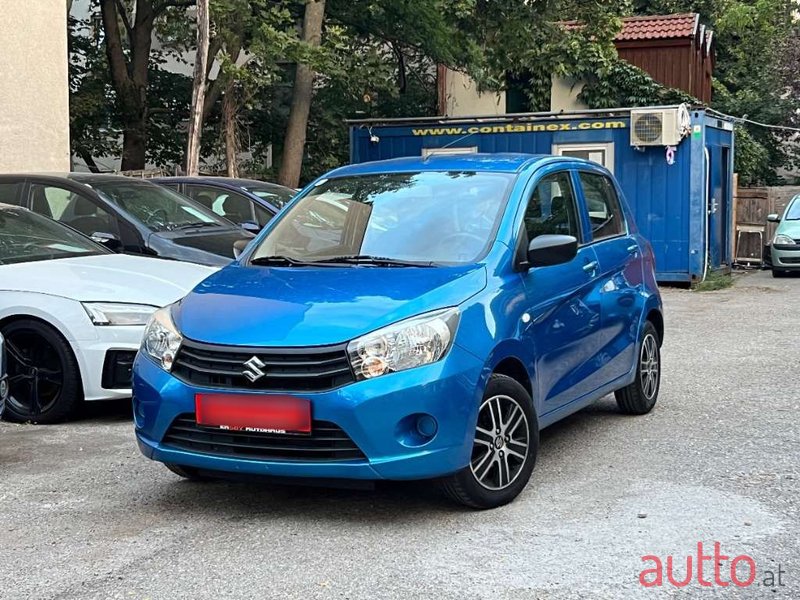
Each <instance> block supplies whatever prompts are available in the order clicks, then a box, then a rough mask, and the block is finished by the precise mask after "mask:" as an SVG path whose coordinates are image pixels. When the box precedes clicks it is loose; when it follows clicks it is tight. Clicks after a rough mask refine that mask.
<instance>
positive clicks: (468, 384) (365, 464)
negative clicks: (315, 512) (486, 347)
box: [133, 346, 484, 479]
mask: <svg viewBox="0 0 800 600" xmlns="http://www.w3.org/2000/svg"><path fill="white" fill-rule="evenodd" d="M482 370H483V364H482V363H481V362H480V361H479V360H478V359H477V358H476V357H474V356H473V355H471V354H470V353H468V352H466V351H464V350H462V349H460V348H459V347H458V346H454V347H453V348H451V349H450V352H449V353H448V355H447V357H445V359H444V360H442V361H440V362H438V363H435V364H432V365H427V366H424V367H419V368H416V369H411V370H408V371H404V372H400V373H393V374H391V375H385V376H383V377H378V378H376V379H373V380H366V381H360V382H356V383H352V384H350V385H346V386H344V387H341V388H338V389H334V390H330V391H325V392H314V393H304V394H293V395H296V396H298V397H303V398H307V399H309V400H310V401H311V410H312V417H313V419H314V420H315V421H328V422H331V423H334V424H335V425H337V426H339V427H340V428H341V429H342V430H343V431H344V432H345V433H346V434H347V435H348V436H349V437H350V439H352V441H353V442H354V443H355V444H356V445H357V446H358V448H359V449H360V450H361V451H362V452H363V454H364V455H365V457H366V458H364V459H356V460H336V461H320V460H302V461H301V460H261V459H252V458H240V457H231V456H227V455H225V456H224V455H219V454H210V453H204V452H198V451H190V450H186V449H179V448H176V447H174V446H171V445H170V444H168V443H164V441H163V440H164V437H165V434H166V433H167V430H168V429H169V428H170V426H171V425H172V423H173V421H175V419H176V418H177V417H179V416H180V415H186V414H189V413H194V411H195V394H196V393H198V392H216V393H225V392H226V391H227V392H232V393H241V391H240V390H212V389H201V388H197V387H192V386H189V385H187V384H186V383H184V382H183V381H180V380H179V379H177V378H175V377H173V376H172V375H170V374H169V373H166V372H165V371H163V370H162V369H161V368H159V367H158V366H156V365H155V363H153V362H152V361H151V360H150V359H149V358H146V357H144V356H143V355H141V354H139V355H138V356H137V358H136V363H135V365H134V375H133V395H134V422H135V426H136V437H137V442H138V444H139V448H140V450H141V451H142V453H143V454H144V455H145V456H147V457H148V458H151V459H153V460H157V461H161V462H166V463H175V464H179V465H185V466H190V467H195V468H198V469H207V470H215V471H225V472H231V473H240V474H253V475H271V476H276V477H308V478H345V479H426V478H431V477H438V476H441V475H446V474H449V473H453V472H455V471H458V470H459V469H461V468H462V467H464V466H465V465H467V464H468V462H469V457H470V453H471V451H472V443H473V442H472V440H473V434H474V429H475V421H476V419H477V410H478V406H479V404H480V398H481V396H482V394H483V387H484V386H483V384H482ZM282 394H283V395H285V393H283V392H282ZM416 414H426V415H431V416H433V417H434V419H436V422H437V425H438V429H437V432H436V435H435V436H434V437H433V438H432V439H431V440H429V441H427V442H426V443H422V442H421V441H420V440H419V439H414V437H413V436H409V435H407V434H408V431H406V427H407V425H408V423H409V421H410V420H409V416H410V415H416Z"/></svg>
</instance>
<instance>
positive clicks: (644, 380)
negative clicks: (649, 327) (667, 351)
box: [639, 334, 659, 400]
mask: <svg viewBox="0 0 800 600" xmlns="http://www.w3.org/2000/svg"><path fill="white" fill-rule="evenodd" d="M639 374H640V375H639V376H640V378H641V384H642V393H643V394H644V395H645V397H646V398H647V399H648V400H652V399H653V397H654V396H655V395H656V392H657V391H658V382H659V364H658V342H656V338H655V337H653V336H652V335H650V334H648V335H647V336H645V338H644V341H643V342H642V356H641V359H640V365H639Z"/></svg>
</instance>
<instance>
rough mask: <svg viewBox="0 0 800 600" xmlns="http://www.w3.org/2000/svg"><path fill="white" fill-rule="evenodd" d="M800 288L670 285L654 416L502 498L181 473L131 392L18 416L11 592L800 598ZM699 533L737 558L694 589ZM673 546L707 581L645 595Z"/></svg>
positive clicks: (583, 433) (547, 449) (4, 519)
mask: <svg viewBox="0 0 800 600" xmlns="http://www.w3.org/2000/svg"><path fill="white" fill-rule="evenodd" d="M798 298H800V278H790V279H772V278H771V277H770V275H769V273H767V272H759V273H753V274H749V275H744V276H740V277H738V282H737V285H736V286H735V287H734V288H733V289H729V290H723V291H719V292H708V293H697V292H691V291H688V290H678V289H666V290H664V301H665V307H666V336H665V337H666V339H665V344H664V348H663V367H664V374H663V382H662V388H661V396H660V400H659V402H658V405H657V406H656V408H655V410H654V411H653V412H652V413H651V414H649V415H647V416H645V417H626V416H623V415H621V414H620V413H619V412H618V411H617V409H616V405H615V403H614V402H613V399H612V398H606V399H604V400H602V401H600V402H598V403H597V404H596V405H594V406H592V407H591V408H589V409H587V410H584V411H582V412H580V413H578V414H576V415H574V416H572V417H570V418H568V419H566V420H565V421H562V422H560V423H558V424H556V425H554V426H552V427H550V428H549V429H546V430H545V431H543V432H542V443H541V451H540V455H539V461H538V464H537V467H536V470H535V471H534V475H533V478H532V480H531V483H530V484H529V486H528V488H527V489H526V490H525V492H524V493H523V494H522V495H521V496H520V497H519V498H518V499H517V501H516V502H514V503H513V504H512V505H510V506H507V507H504V508H500V509H496V510H493V511H486V512H473V511H469V510H464V509H462V508H459V507H457V506H454V505H452V504H450V503H448V502H447V501H446V500H444V499H443V498H442V497H440V496H439V495H438V493H437V492H436V491H434V490H433V489H432V486H431V485H430V484H428V483H389V484H383V485H380V486H379V487H378V488H377V489H376V490H375V491H356V490H330V489H324V488H305V487H276V486H271V485H265V484H263V483H229V482H215V483H190V482H185V481H182V480H180V479H179V478H178V477H176V476H175V475H173V474H171V473H170V472H168V471H167V470H166V469H165V468H164V467H162V466H160V465H159V464H157V463H153V462H150V461H148V460H146V459H145V458H144V457H142V456H141V455H140V454H139V452H138V450H137V448H136V446H135V443H134V440H133V431H132V423H131V420H130V417H129V414H128V412H129V411H128V408H127V406H126V405H125V404H124V403H122V404H114V405H105V406H99V405H98V406H94V407H92V408H91V410H90V411H89V414H88V415H87V416H84V417H83V418H82V419H81V420H79V421H77V422H73V423H68V424H64V425H58V426H30V425H14V424H10V423H0V598H2V599H3V600H11V599H26V600H27V599H38V598H70V599H71V598H77V599H95V598H98V599H111V598H120V599H123V598H124V599H131V598H133V599H145V598H147V599H153V600H156V599H158V600H160V599H173V598H202V599H205V598H208V599H214V600H217V599H222V598H258V599H259V600H264V599H272V598H275V599H283V598H298V599H314V598H336V599H339V598H351V599H356V598H358V599H360V598H365V599H370V600H372V599H382V598H402V599H404V600H407V599H410V598H436V599H437V600H449V599H453V600H456V599H457V600H465V599H469V598H491V599H493V600H500V599H512V598H513V599H532V598H547V599H549V598H638V597H643V598H652V597H663V596H672V595H681V596H685V595H687V594H688V595H692V596H694V595H698V596H699V595H702V596H703V597H709V596H713V597H727V596H730V597H736V598H751V597H752V598H760V597H782V598H798V597H800V535H799V534H800V460H799V459H800V430H799V429H798V425H797V422H798V412H800V394H798V372H799V371H800V365H798V356H800V352H798V343H797V339H798V338H797V335H798V330H799V328H798V324H800V301H798ZM698 542H702V543H703V548H704V552H703V554H704V555H713V551H714V543H715V542H718V543H719V544H720V545H719V554H724V555H725V556H726V557H728V558H727V559H722V558H721V557H720V558H719V562H720V563H721V567H720V569H719V576H718V579H719V582H721V583H718V582H717V581H715V574H714V566H713V565H714V562H715V559H713V558H708V559H706V558H704V559H702V560H701V563H702V564H703V568H704V573H703V575H702V580H703V581H704V582H706V583H710V585H709V586H707V587H706V586H703V585H702V584H701V583H700V582H699V581H698V573H697V568H696V565H697V556H696V555H697V545H698ZM708 550H710V552H706V551H708ZM648 556H649V557H651V558H647V559H645V560H643V557H648ZM667 556H672V557H673V559H672V560H673V563H674V565H673V566H674V569H673V570H674V577H673V578H674V579H676V581H677V582H678V583H681V581H680V580H682V579H685V575H686V561H687V557H688V556H693V557H694V558H693V565H692V566H693V572H692V578H691V580H690V581H689V582H688V583H687V584H686V587H684V588H678V587H676V586H675V585H673V584H672V583H670V581H669V580H668V579H667V576H666V573H664V575H663V585H662V586H661V587H655V588H647V589H645V588H644V587H643V586H642V584H641V583H640V573H641V572H642V571H643V569H654V568H655V566H656V565H657V562H656V558H657V559H658V560H659V561H661V562H662V566H663V567H664V570H666V566H667V565H666V562H667ZM739 556H741V557H743V558H740V559H739V560H738V561H737V564H736V570H735V572H734V574H735V575H736V577H737V579H736V581H738V582H741V583H746V582H747V580H748V579H749V575H750V573H751V571H753V569H752V567H751V565H753V566H754V573H755V578H754V580H753V582H752V584H750V585H748V586H746V587H739V586H737V585H736V583H735V582H732V580H731V573H730V563H731V561H732V560H733V559H734V558H735V557H739ZM751 561H752V562H751ZM770 574H771V576H772V578H771V579H770ZM779 577H780V581H779ZM654 578H655V573H654V572H650V573H648V574H646V576H645V581H648V582H649V581H651V580H653V579H654ZM726 582H728V583H729V585H728V586H727V587H725V586H723V585H722V583H726ZM770 582H771V583H772V585H769V584H770ZM780 584H782V585H780Z"/></svg>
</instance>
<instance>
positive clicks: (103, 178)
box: [0, 173, 149, 185]
mask: <svg viewBox="0 0 800 600" xmlns="http://www.w3.org/2000/svg"><path fill="white" fill-rule="evenodd" d="M26 178H34V179H40V180H51V181H75V182H77V183H86V184H89V185H91V184H92V183H112V182H120V181H128V182H130V181H133V182H137V183H139V182H145V183H146V184H147V183H149V182H148V181H147V180H146V179H141V178H138V177H126V176H124V175H112V174H109V173H7V174H2V175H0V179H26Z"/></svg>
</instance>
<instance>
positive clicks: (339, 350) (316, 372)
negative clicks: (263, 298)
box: [172, 340, 355, 392]
mask: <svg viewBox="0 0 800 600" xmlns="http://www.w3.org/2000/svg"><path fill="white" fill-rule="evenodd" d="M253 357H256V358H257V359H258V362H256V363H255V364H256V365H263V366H258V367H257V369H256V370H253V369H248V367H247V365H246V364H245V363H247V362H248V361H250V360H251V359H252V358H253ZM246 370H250V372H251V374H257V372H258V371H260V372H261V373H263V375H262V376H260V377H258V378H257V379H256V380H255V381H252V380H251V379H248V378H247V377H246V376H245V371H246ZM172 373H173V375H175V377H177V378H178V379H181V380H183V381H185V382H187V383H191V384H193V385H197V386H202V387H213V388H231V389H242V390H272V391H285V392H318V391H322V390H330V389H333V388H336V387H340V386H343V385H346V384H348V383H352V382H353V381H355V378H354V376H353V372H352V370H351V369H350V361H349V360H348V358H347V347H346V346H345V345H344V344H342V345H338V346H318V347H308V348H242V347H232V346H213V345H209V344H201V343H199V342H193V341H190V340H184V342H183V345H182V346H181V348H180V350H179V351H178V355H177V356H176V357H175V364H174V366H173V368H172Z"/></svg>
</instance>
